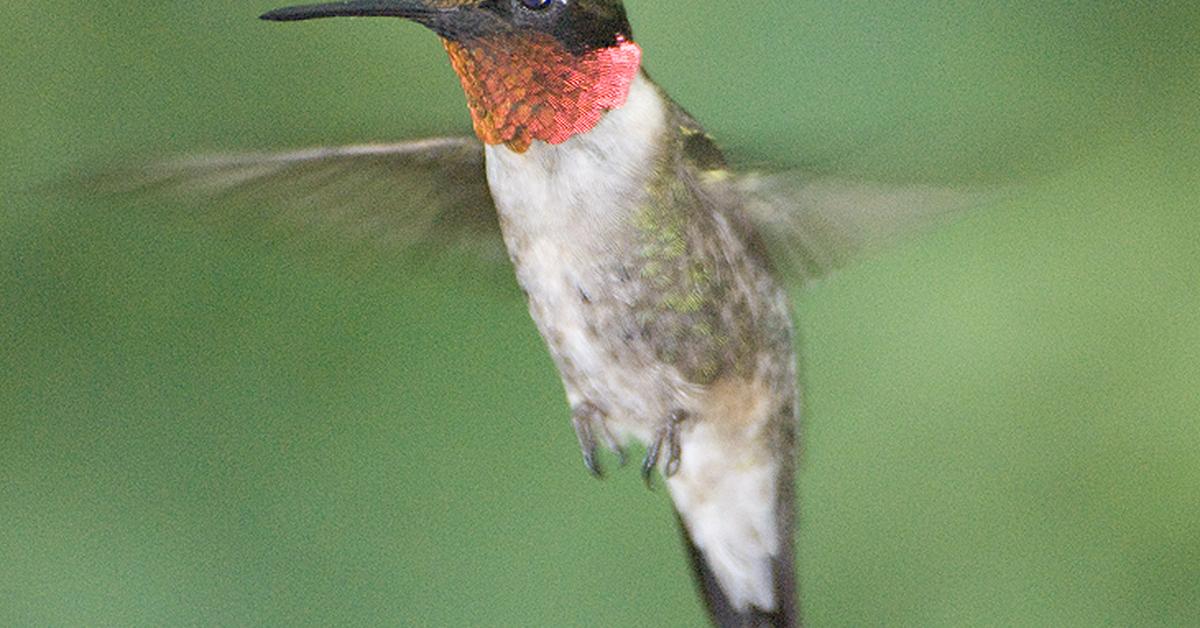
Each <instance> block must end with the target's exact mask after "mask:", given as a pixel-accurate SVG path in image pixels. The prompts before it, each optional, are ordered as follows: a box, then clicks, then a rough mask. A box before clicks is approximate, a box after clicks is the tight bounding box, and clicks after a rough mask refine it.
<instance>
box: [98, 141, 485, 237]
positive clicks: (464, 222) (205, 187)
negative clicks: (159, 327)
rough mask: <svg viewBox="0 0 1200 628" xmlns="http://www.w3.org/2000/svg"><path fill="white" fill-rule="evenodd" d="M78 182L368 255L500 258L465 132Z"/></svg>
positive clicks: (476, 148)
mask: <svg viewBox="0 0 1200 628" xmlns="http://www.w3.org/2000/svg"><path fill="white" fill-rule="evenodd" d="M86 185H87V187H88V188H89V189H90V191H93V192H101V193H110V194H116V195H118V196H130V197H133V196H136V197H138V198H139V199H141V200H143V201H154V202H156V203H159V202H162V203H165V204H166V205H168V206H170V205H176V206H181V207H184V208H186V211H187V212H188V216H187V217H188V218H189V219H194V220H195V221H197V222H201V223H206V224H207V223H213V224H215V225H216V226H218V227H221V228H233V229H239V230H240V229H242V228H245V229H247V230H251V231H254V230H258V231H259V232H263V234H264V237H270V238H275V239H280V240H282V241H285V243H286V244H288V245H290V246H297V245H298V246H300V247H301V248H310V247H311V248H321V249H329V248H333V249H335V250H336V252H337V253H346V252H353V251H358V250H362V249H367V250H369V251H370V252H371V253H372V254H375V253H378V252H379V250H378V249H380V248H382V249H385V250H388V251H392V252H397V253H406V252H411V251H413V250H414V249H420V248H421V247H424V246H426V245H428V246H431V247H433V248H437V249H444V248H448V247H458V246H462V247H463V248H466V249H470V250H473V251H475V252H478V253H479V254H480V255H482V256H483V257H487V258H495V259H503V253H502V252H503V244H502V242H501V240H500V237H499V227H498V226H497V218H496V212H495V209H494V205H493V203H492V198H491V195H490V193H489V192H488V187H487V180H486V174H485V170H484V161H483V147H482V145H481V144H480V143H479V142H478V141H477V140H475V139H474V138H444V139H430V140H423V141H416V142H406V143H400V144H377V145H362V146H347V147H339V148H316V149H311V150H302V151H296V152H285V153H244V154H228V155H208V156H200V157H191V158H185V159H179V160H173V161H165V162H160V163H156V164H151V165H149V166H145V167H141V168H133V169H127V170H124V171H118V172H112V173H108V174H105V175H102V176H99V177H94V178H92V179H90V180H89V181H88V183H87V184H86ZM264 227H267V228H266V229H264Z"/></svg>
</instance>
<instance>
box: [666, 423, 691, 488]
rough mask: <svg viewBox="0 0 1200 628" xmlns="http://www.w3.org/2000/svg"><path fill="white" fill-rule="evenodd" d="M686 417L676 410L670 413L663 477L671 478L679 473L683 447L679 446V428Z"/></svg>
mask: <svg viewBox="0 0 1200 628" xmlns="http://www.w3.org/2000/svg"><path fill="white" fill-rule="evenodd" d="M685 418H687V415H686V414H685V413H683V412H682V411H679V410H676V411H675V412H673V413H671V421H670V423H668V424H667V446H668V448H667V466H666V468H665V469H663V475H665V476H667V477H671V476H673V475H675V474H676V473H679V465H680V463H681V462H682V461H683V446H682V445H680V444H679V426H680V424H681V423H683V420H684V419H685Z"/></svg>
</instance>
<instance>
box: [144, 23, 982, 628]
mask: <svg viewBox="0 0 1200 628" xmlns="http://www.w3.org/2000/svg"><path fill="white" fill-rule="evenodd" d="M334 16H390V17H399V18H405V19H408V20H412V21H414V22H417V23H420V24H422V25H424V26H426V27H428V28H429V29H431V30H433V31H434V32H435V33H436V34H437V35H438V36H439V37H440V38H441V40H442V42H443V44H444V45H445V47H446V50H447V51H448V52H449V54H450V59H451V62H452V65H453V67H454V69H455V71H456V72H457V73H458V75H459V78H460V79H461V81H462V86H463V89H464V90H465V92H466V96H467V105H468V108H469V110H470V114H471V117H472V119H473V121H474V127H475V132H476V135H477V136H478V140H476V139H475V138H458V139H434V140H425V141H418V142H410V143H401V144H392V145H367V146H357V147H348V148H337V149H318V150H310V151H302V152H294V153H283V154H248V155H231V156H214V157H203V158H197V159H188V160H183V161H176V162H170V163H166V164H160V165H158V166H155V167H153V168H151V169H150V171H149V178H148V179H146V178H140V179H139V180H138V181H137V182H136V183H133V185H134V186H135V187H169V188H171V189H178V188H184V189H186V190H187V191H188V192H189V193H193V194H197V193H202V194H200V195H203V194H211V195H220V196H223V197H224V196H227V195H235V196H236V195H242V196H250V197H253V198H255V199H256V200H258V201H261V202H263V203H264V204H271V203H273V204H274V206H275V207H278V208H280V211H279V212H277V213H275V214H271V218H272V220H277V221H278V220H282V221H284V222H290V223H291V224H293V225H301V224H302V225H304V228H311V227H312V226H314V225H316V226H324V227H328V228H334V229H341V230H345V231H354V232H356V233H357V234H358V236H359V237H363V238H371V239H377V240H381V241H385V242H387V243H394V244H397V245H405V244H412V243H414V242H417V241H420V240H423V239H424V236H427V235H430V236H433V237H436V238H438V239H439V240H445V239H446V238H447V236H449V237H451V238H454V239H458V240H466V241H476V240H479V239H481V238H484V237H486V234H488V233H491V232H493V231H494V230H495V228H496V227H498V228H499V231H500V232H501V233H502V235H503V241H504V244H505V246H506V248H507V251H508V255H509V257H510V259H511V260H512V263H513V265H514V266H515V268H516V273H517V278H518V281H519V283H520V285H521V288H522V289H523V291H524V293H525V294H526V296H527V297H528V301H529V309H530V312H531V314H532V316H533V319H534V321H535V322H536V323H537V326H538V329H539V330H540V331H541V334H542V336H543V338H544V339H545V341H546V343H547V345H548V346H549V349H550V353H551V355H552V356H553V358H554V361H555V364H556V365H557V366H558V369H559V371H560V373H561V375H562V379H563V383H564V386H565V387H566V393H567V398H568V401H569V403H570V408H571V422H572V424H573V426H574V429H575V432H576V434H577V435H578V438H579V444H580V446H581V448H582V450H583V461H584V463H585V464H586V466H587V468H588V469H589V470H590V471H591V472H592V473H594V474H597V475H599V474H600V465H599V463H598V462H597V449H598V447H599V446H601V445H603V446H605V447H607V448H609V449H612V450H613V451H614V452H616V453H617V454H618V455H619V456H621V458H622V460H623V459H624V446H625V445H626V444H627V443H629V442H637V443H641V444H643V445H645V447H646V455H645V459H644V461H643V463H642V471H643V474H644V475H645V476H646V478H647V481H649V479H650V477H651V474H652V473H653V472H654V471H655V470H658V471H659V472H661V474H662V475H663V476H664V477H665V478H666V480H665V481H666V485H667V487H668V489H669V491H670V494H671V498H672V500H673V502H674V505H675V509H676V512H677V513H678V519H679V522H680V524H681V528H682V530H683V536H684V538H685V543H686V546H687V550H688V552H689V554H690V556H691V564H692V567H693V568H694V571H695V574H696V579H697V582H698V584H699V588H700V590H701V592H702V594H703V597H704V600H705V602H706V606H707V608H708V611H709V613H710V614H711V617H712V619H713V620H714V622H715V623H717V624H719V625H721V626H793V625H796V624H797V623H798V611H797V604H796V601H795V600H796V581H795V574H794V568H793V542H792V540H793V523H794V521H795V516H794V511H795V507H794V504H793V502H794V500H793V481H794V471H795V468H796V449H797V429H798V411H799V408H798V400H797V383H796V369H795V351H794V348H793V337H792V322H791V316H790V307H789V303H788V297H787V294H786V292H785V290H784V288H783V284H782V282H783V279H782V278H783V277H784V276H785V275H786V274H787V273H791V274H792V275H793V276H809V277H811V276H816V275H820V274H822V273H823V272H824V271H826V270H828V269H830V268H832V267H835V266H837V265H839V264H840V263H841V262H842V261H843V260H844V259H845V258H846V257H847V256H848V255H849V254H851V253H854V252H856V251H857V250H859V249H861V248H863V247H864V245H866V244H869V243H871V242H873V241H875V240H877V239H878V238H879V237H881V236H885V235H888V234H891V233H893V232H896V231H898V230H900V229H901V228H903V227H904V226H906V225H908V224H911V223H912V219H914V218H920V217H922V216H924V215H928V214H930V213H940V212H941V211H942V210H944V209H945V208H948V207H951V206H953V205H956V204H960V201H961V197H960V195H958V194H956V193H955V192H951V191H941V190H937V189H933V188H928V187H909V188H896V187H878V186H876V187H872V186H867V185H861V184H848V183H843V182H839V181H836V180H832V179H821V178H806V177H804V176H802V175H799V174H781V175H773V176H764V175H751V174H735V173H733V172H731V171H730V170H729V169H727V167H726V165H725V161H724V159H723V157H722V154H721V152H720V151H719V150H718V148H717V147H716V145H715V144H714V142H713V140H712V139H711V138H710V137H709V135H707V134H706V132H705V130H704V129H703V128H702V127H701V126H700V124H699V123H697V122H696V120H694V119H693V118H692V117H691V116H690V115H688V113H687V112H686V111H684V110H683V109H682V108H681V107H680V106H679V105H677V104H676V103H675V102H674V101H672V100H671V98H669V97H668V96H667V95H666V94H665V93H664V92H663V90H662V89H660V88H659V87H658V86H657V85H656V84H655V83H654V82H653V81H651V80H650V78H649V77H648V76H647V74H646V73H645V71H644V70H643V68H642V51H641V48H640V47H639V46H638V44H637V43H635V41H634V38H633V33H632V31H631V30H630V27H629V22H628V20H627V18H626V13H625V9H624V7H623V5H622V3H621V2H620V0H352V1H350V2H339V3H332V4H320V5H311V6H300V7H293V8H286V9H280V10H276V11H271V12H269V13H267V14H265V15H263V16H262V17H263V18H264V19H267V20H274V21H292V20H306V19H310V18H324V17H334ZM210 198H211V196H210ZM497 215H498V217H499V220H498V221H497V220H496V219H495V217H496V216H497ZM289 219H290V220H289Z"/></svg>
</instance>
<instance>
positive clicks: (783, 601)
mask: <svg viewBox="0 0 1200 628" xmlns="http://www.w3.org/2000/svg"><path fill="white" fill-rule="evenodd" d="M676 519H677V520H678V521H679V530H680V534H681V536H682V537H683V543H684V547H685V549H686V550H687V554H688V562H689V564H690V565H691V567H692V574H693V576H695V578H696V586H697V588H699V590H700V595H701V597H702V598H703V600H704V607H705V609H706V610H707V611H708V616H709V618H710V619H711V620H712V622H713V625H715V626H718V628H797V627H798V626H799V625H800V624H799V619H798V617H797V615H796V594H795V589H796V587H795V575H794V574H795V569H794V567H793V565H792V548H791V543H790V542H789V543H788V544H787V549H786V551H784V552H783V553H782V554H781V556H780V558H779V559H777V560H775V561H774V562H773V564H772V571H773V572H774V574H773V575H774V578H775V599H776V600H777V601H778V607H777V608H776V609H775V610H773V611H764V610H762V609H759V608H757V607H754V606H751V607H750V608H749V609H748V610H745V611H739V610H738V609H737V608H736V607H735V606H734V605H733V603H732V602H730V601H729V597H728V596H727V595H725V591H723V590H722V589H721V584H720V582H718V581H717V577H716V575H715V574H714V573H713V572H712V569H710V568H709V566H708V563H707V562H706V561H705V560H704V554H703V552H701V551H700V549H699V548H698V547H696V544H695V542H693V541H692V537H691V534H689V533H688V530H687V525H685V524H684V522H683V519H681V518H679V516H678V514H676Z"/></svg>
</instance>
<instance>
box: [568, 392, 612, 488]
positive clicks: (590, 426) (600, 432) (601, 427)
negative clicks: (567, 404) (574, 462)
mask: <svg viewBox="0 0 1200 628" xmlns="http://www.w3.org/2000/svg"><path fill="white" fill-rule="evenodd" d="M607 418H608V415H607V414H606V413H605V412H604V411H603V410H601V409H600V407H599V406H597V405H596V404H594V403H592V402H590V401H585V402H583V403H580V404H578V405H576V406H575V407H574V408H572V410H571V424H572V425H574V426H575V436H576V437H578V438H579V448H580V449H581V450H582V451H583V464H584V466H586V467H587V469H588V471H589V472H591V474H592V475H594V476H596V477H598V478H602V477H604V469H603V468H601V466H600V463H599V462H598V461H597V459H596V448H597V444H598V441H597V437H599V439H602V440H603V441H604V445H605V446H606V447H608V448H609V450H611V451H612V452H613V453H615V454H617V460H618V463H619V464H620V465H621V466H625V449H624V448H622V447H621V444H620V443H619V442H617V439H616V437H615V436H613V433H612V431H611V430H609V429H608V424H607V422H606V420H605V419H607Z"/></svg>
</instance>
